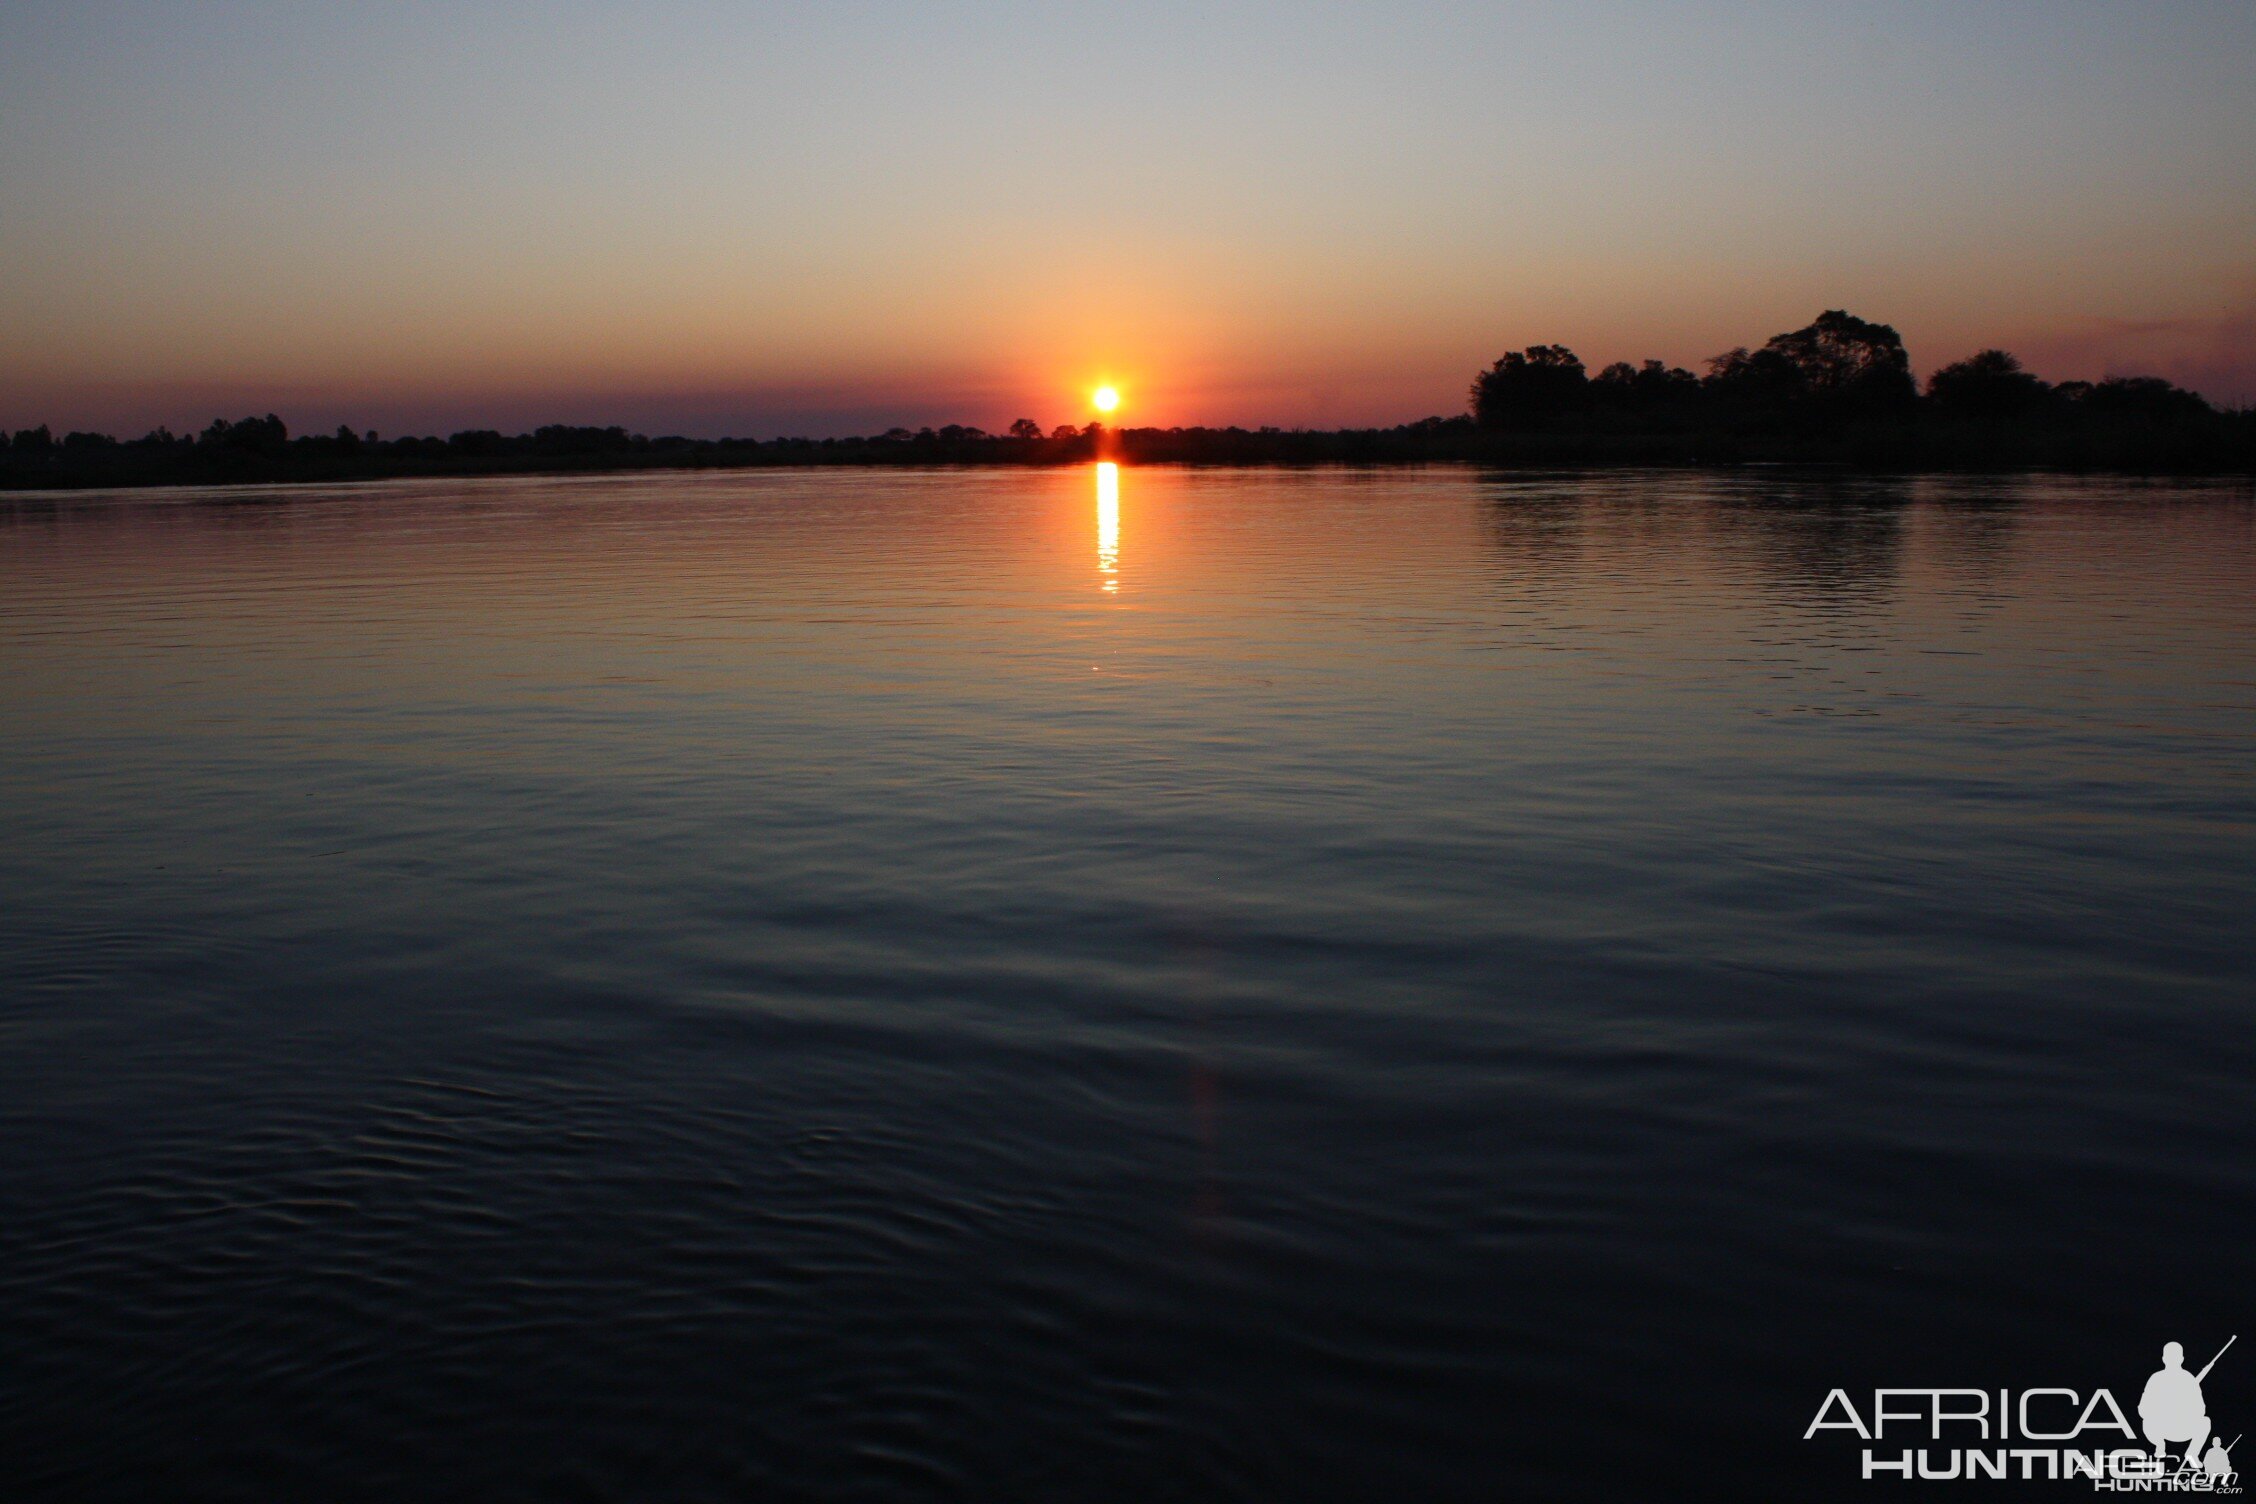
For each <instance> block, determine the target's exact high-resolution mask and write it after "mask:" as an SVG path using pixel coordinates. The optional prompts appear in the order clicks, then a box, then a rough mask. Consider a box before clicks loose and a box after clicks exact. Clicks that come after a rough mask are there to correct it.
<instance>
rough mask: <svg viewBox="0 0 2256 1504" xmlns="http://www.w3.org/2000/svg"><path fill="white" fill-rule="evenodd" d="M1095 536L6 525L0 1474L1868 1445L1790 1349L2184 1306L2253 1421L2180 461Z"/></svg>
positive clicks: (1748, 1478) (415, 1485) (998, 1489)
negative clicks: (1851, 1431) (2128, 478)
mask: <svg viewBox="0 0 2256 1504" xmlns="http://www.w3.org/2000/svg"><path fill="white" fill-rule="evenodd" d="M1099 512H1100V507H1099V503H1098V501H1097V498H1096V496H1095V495H1094V494H1093V491H1092V479H1091V476H1090V474H1089V473H1088V472H1086V471H1075V472H1046V473H1033V474H1016V473H999V472H973V473H957V474H921V475H902V474H876V473H834V472H833V473H814V474H790V473H753V474H738V475H728V476H720V477H712V478H686V477H685V478H668V477H658V478H638V479H633V480H624V481H608V480H561V481H509V482H503V483H461V482H446V483H431V484H407V485H384V486H374V487H365V488H345V489H312V488H309V489H304V490H292V491H280V492H276V491H264V492H236V493H207V494H204V495H202V496H194V495H184V494H172V495H136V496H131V497H107V498H105V497H73V498H69V499H64V500H56V501H39V500H17V501H14V502H11V503H8V504H7V505H5V506H4V507H0V691H4V701H0V704H4V708H5V719H6V730H5V734H4V738H0V828H4V830H5V838H4V841H0V893H4V894H5V899H4V906H0V1135H4V1142H5V1145H6V1151H5V1155H4V1157H0V1473H4V1476H5V1480H6V1481H5V1484H4V1485H0V1491H4V1492H5V1493H6V1496H7V1497H10V1498H42V1499H44V1498H56V1499H63V1498H69V1499H109V1498H114V1499H132V1498H154V1497H188V1496H196V1497H203V1496H236V1497H244V1498H266V1499H307V1500H314V1499H328V1500H344V1499H363V1498H365V1499H386V1500H396V1499H407V1498H463V1499H505V1498H520V1497H526V1498H558V1499H597V1498H621V1499H623V1498H653V1499H655V1498H667V1499H675V1498H679V1499H731V1500H765V1499H782V1498H802V1497H804V1498H822V1499H833V1498H834V1499H879V1498H900V1499H923V1498H959V1499H966V1500H990V1499H1059V1500H1090V1499H1186V1500H1222V1499H1238V1498H1243V1499H1277V1500H1305V1499H1317V1498H1327V1499H1328V1498H1355V1499H1382V1498H1394V1499H1404V1500H1428V1499H1434V1500H1439V1499H1451V1500H1454V1499H1481V1500H1495V1499H1527V1498H1555V1499H1580V1498H1607V1499H1624V1500H1627V1499H1647V1498H1652V1499H1658V1498H1710V1497H1713V1498H1736V1499H1747V1498H1756V1499H1759V1498H1825V1497H1842V1496H1861V1495H1864V1494H1868V1493H1874V1492H1879V1493H1889V1492H1895V1491H1896V1490H1893V1489H1889V1488H1885V1487H1882V1486H1881V1485H1867V1484H1862V1483H1859V1482H1857V1481H1856V1472H1857V1462H1856V1458H1857V1443H1856V1442H1855V1440H1854V1438H1853V1437H1850V1438H1846V1439H1844V1438H1843V1437H1841V1436H1838V1435H1824V1436H1821V1437H1820V1438H1818V1439H1817V1440H1813V1441H1807V1442H1805V1441H1804V1440H1802V1433H1803V1431H1804V1429H1805V1427H1807V1426H1808V1424H1809V1422H1810V1421H1811V1419H1812V1418H1813V1416H1814V1415H1815V1413H1816V1411H1817V1408H1818V1405H1819V1403H1820V1401H1822V1400H1823V1399H1824V1397H1825V1395H1826V1392H1827V1391H1828V1390H1829V1389H1831V1388H1833V1387H1835V1386H1840V1387H1844V1388H1846V1389H1848V1390H1850V1391H1851V1392H1852V1394H1855V1395H1857V1396H1858V1398H1859V1404H1860V1405H1867V1402H1868V1401H1869V1396H1870V1391H1871V1390H1872V1389H1873V1388H1874V1387H1876V1386H1898V1385H1956V1386H1968V1387H1986V1388H1988V1389H1990V1390H1992V1391H1994V1390H1996V1389H1998V1388H2001V1387H2006V1386H2012V1387H2014V1388H2015V1389H2020V1388H2023V1387H2028V1386H2038V1385H2061V1386H2069V1387H2074V1388H2077V1389H2078V1390H2080V1391H2084V1392H2087V1393H2088V1392H2089V1390H2091V1389H2092V1388H2094V1387H2098V1386H2107V1387H2109V1388H2110V1389H2111V1390H2112V1392H2113V1393H2114V1394H2115V1395H2116V1396H2117V1397H2119V1398H2120V1399H2121V1402H2122V1403H2123V1405H2124V1406H2125V1407H2126V1408H2128V1407H2130V1406H2131V1405H2132V1404H2133V1403H2134V1402H2135V1396H2136V1395H2137V1393H2138V1390H2139V1387H2140V1385H2141V1383H2142V1382H2143V1380H2144V1378H2145V1376H2146V1374H2147V1373H2148V1372H2149V1371H2150V1370H2151V1369H2152V1368H2154V1367H2155V1366H2156V1356H2157V1352H2158V1349H2159V1347H2160V1344H2161V1343H2162V1342H2163V1341H2164V1340H2167V1339H2172V1338H2175V1339H2180V1340H2182V1341H2183V1342H2184V1343H2185V1345H2186V1347H2187V1348H2188V1350H2189V1352H2191V1353H2193V1355H2194V1361H2195V1362H2196V1363H2197V1364H2198V1363H2199V1362H2200V1361H2203V1360H2204V1359H2205V1358H2206V1356H2207V1354H2208V1352H2210V1351H2211V1350H2213V1349H2214V1348H2215V1347H2216V1346H2217V1345H2219V1344H2220V1343H2222V1342H2223V1340H2224V1339H2225V1337H2226V1336H2228V1335H2230V1334H2232V1333H2233V1332H2236V1331H2237V1332H2242V1333H2244V1334H2246V1336H2247V1338H2248V1340H2246V1341H2243V1342H2242V1343H2241V1344H2240V1345H2239V1346H2238V1347H2237V1348H2235V1349H2234V1350H2233V1352H2232V1353H2231V1354H2229V1355H2228V1356H2227V1357H2226V1359H2225V1360H2224V1361H2223V1363H2222V1364H2220V1365H2219V1367H2218V1368H2217V1370H2216V1371H2215V1372H2214V1374H2213V1375H2212V1377H2211V1379H2210V1381H2209V1383H2208V1390H2207V1392H2208V1403H2209V1408H2210V1413H2211V1415H2212V1416H2213V1417H2214V1418H2215V1419H2216V1421H2217V1423H2218V1425H2219V1427H2220V1428H2221V1430H2222V1433H2223V1434H2224V1435H2225V1436H2227V1437H2229V1436H2231V1435H2232V1434H2233V1433H2234V1432H2236V1431H2243V1430H2256V1349H2252V1348H2251V1346H2250V1342H2256V1302H2252V1300H2251V1297H2250V1286H2249V1280H2248V1271H2249V1254H2250V1248H2251V1242H2252V1234H2256V1109H2252V1105H2251V1094H2250V1088H2249V1083H2250V1082H2251V1080H2252V1079H2256V987H2252V985H2251V984H2252V982H2256V962H2252V960H2251V953H2250V948H2249V939H2250V934H2251V922H2250V921H2251V908H2252V903H2251V893H2252V892H2256V588H2252V587H2256V504H2252V501H2251V495H2250V493H2249V491H2248V490H2247V489H2246V488H2245V487H2239V488H2234V487H2225V488H2217V487H2208V488H2202V487H2191V486H2184V485H2156V486H2146V485H2138V484H2134V483H2128V482H2118V481H2074V480H2064V481H2054V480H2015V481H1971V480H1947V481H1874V480H1864V481H1838V480H1835V481H1813V480H1807V479H1794V478H1769V479H1765V478H1754V477H1746V476H1738V477H1721V478H1719V477H1700V476H1685V475H1654V476H1624V475H1612V476H1602V477H1567V478H1549V479H1545V478H1525V477H1522V478H1513V479H1501V478H1482V477H1479V476H1476V475H1473V474H1471V473H1466V472H1441V471H1435V472H1407V473H1382V474H1354V473H1336V472H1335V473H1298V474H1279V473H1251V472H1248V473H1212V472H1207V473H1183V472H1166V471H1156V470H1152V471H1130V472H1128V473H1126V474H1125V475H1123V476H1122V477H1121V483H1120V487H1119V496H1118V500H1117V507H1116V526H1115V525H1112V524H1109V523H1108V522H1107V520H1106V519H1105V518H1103V517H1101V516H1100V515H1099ZM1867 1407H1868V1405H1867ZM1891 1434H1893V1433H1891ZM1916 1439H1917V1438H1914V1437H1909V1436H1906V1437H1903V1438H1902V1441H1903V1443H1904V1444H1910V1443H1911V1442H1912V1441H1914V1440H1916ZM2100 1440H2101V1442H2103V1443H2105V1444H2122V1443H2121V1442H2120V1441H2119V1440H2118V1439H2115V1438H2112V1437H2102V1438H2100ZM2024 1444H2026V1443H2024ZM2236 1457H2237V1458H2238V1459H2239V1460H2241V1461H2242V1462H2243V1463H2248V1462H2250V1461H2256V1455H2252V1454H2251V1453H2250V1452H2249V1451H2248V1448H2247V1447H2246V1446H2244V1447H2243V1448H2242V1449H2240V1451H2239V1452H2237V1453H2236ZM2089 1487H2090V1485H2089V1484H2088V1483H2083V1484H2076V1485H2068V1484H2055V1485H2049V1486H2046V1485H2030V1486H2028V1488H2026V1489H2020V1488H2016V1487H2015V1486H2013V1485H2001V1484H1994V1483H1984V1484H1981V1485H1971V1484H1953V1485H1943V1484H1927V1485H1924V1486H1923V1487H1922V1488H1921V1490H1920V1491H1921V1492H1923V1493H1924V1492H1932V1491H1934V1490H1942V1491H1944V1492H1950V1493H1959V1492H1962V1491H1963V1492H1966V1493H1972V1494H1977V1495H1981V1496H1985V1497H1995V1496H1999V1495H2001V1494H2016V1493H2028V1494H2031V1495H2035V1494H2039V1493H2041V1494H2045V1495H2047V1496H2061V1493H2062V1491H2063V1490H2070V1491H2073V1492H2076V1493H2082V1492H2084V1491H2087V1490H2088V1489H2089Z"/></svg>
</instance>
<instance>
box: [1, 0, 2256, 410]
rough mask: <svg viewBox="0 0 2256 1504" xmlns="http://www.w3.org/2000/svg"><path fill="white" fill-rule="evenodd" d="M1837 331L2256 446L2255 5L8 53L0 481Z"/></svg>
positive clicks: (315, 26) (735, 29)
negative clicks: (2008, 372)
mask: <svg viewBox="0 0 2256 1504" xmlns="http://www.w3.org/2000/svg"><path fill="white" fill-rule="evenodd" d="M1837 307H1838V308H1846V309H1848V310H1849V311H1850V312H1852V313H1855V314H1858V315H1860V316H1862V317H1865V318H1869V319H1874V320H1878V321H1882V322H1887V323H1891V324H1893V325H1895V326H1896V328H1897V329H1899V330H1900V331H1901V332H1902V334H1903V336H1904V339H1905V342H1906V344H1907V345H1908V346H1909V348H1910V351H1911V355H1912V361H1913V364H1914V366H1915V368H1917V369H1918V370H1919V371H1921V372H1922V373H1924V372H1926V371H1929V370H1932V369H1933V368H1934V367H1936V366H1938V365H1941V364H1943V363H1945V362H1947V361H1950V360H1954V359H1957V358H1960V357H1962V356H1965V355H1967V354H1970V353H1972V352H1973V351H1975V350H1976V349H1979V348H1982V347H1985V346H1990V345H2002V346H2004V347H2005V348H2008V349H2011V350H2013V351H2015V352H2017V353H2018V354H2020V355H2021V356H2022V357H2023V358H2024V360H2026V361H2027V362H2028V363H2029V365H2030V366H2031V367H2032V368H2033V369H2035V370H2036V371H2037V372H2038V373H2039V374H2041V375H2043V376H2045V377H2047V378H2050V379H2053V380H2061V379H2067V378H2072V377H2080V378H2096V377H2100V376H2103V375H2112V374H2134V373H2152V374H2159V375H2164V376H2167V377H2170V378H2172V379H2174V380H2177V381H2180V382H2182V383H2185V384H2187V385H2190V386H2193V387H2194V388H2196V389H2197V390H2200V391H2202V392H2204V393H2206V394H2207V395H2209V396H2210V397H2212V398H2214V399H2218V400H2222V401H2229V402H2248V401H2256V5H2251V4H2249V3H2247V0H2221V3H2207V0H2170V3H2147V4H2129V3H2123V0H2105V3H2082V0H2042V3H2021V0H1950V3H1934V4H1929V3H1920V0H1897V3H1881V0H1861V3H1857V4H1838V5H1834V4H1811V3H1797V4H1766V3H1760V0H1739V3H1720V0H1719V3H1700V0H1679V3H1669V4H1660V3H1653V4H1618V3H1617V4H1608V3H1603V0H1579V3H1572V4H1557V5H1552V4H1509V3H1489V4H1438V3H1421V0H1386V3H1327V0H1294V3H1283V0H1261V3H1253V0H1244V3H1231V0H1203V3H1198V4H1191V3H1188V0H1144V3H1140V4H1137V5H1132V6H1131V5H1126V4H1114V5H1107V6H1089V5H1076V4H1058V3H1055V0H1052V3H1047V4H1032V3H1027V4H1017V3H1004V0H966V3H959V4H948V3H944V0H924V3H891V0H824V3H819V4H818V3H800V4H795V5H788V6H769V5H764V4H747V3H735V4H719V3H715V4H697V3H686V0H643V3H640V4H637V5H635V6H616V5H594V4H580V3H573V0H546V3H538V4H536V3H531V0H523V3H505V0H463V3H453V4H442V3H425V0H392V3H387V4H385V5H382V6H343V5H336V4H334V3H329V4H318V5H314V4H306V5H297V4H280V3H247V0H246V3H231V0H203V3H196V4H184V3H177V4H176V3H171V0H133V3H130V4H47V3H38V0H25V3H19V4H11V5H8V6H6V7H0V427H8V428H16V427H23V426H28V425H30V424H33V423H39V422H46V423H50V424H52V425H54V426H55V427H56V429H57V431H58V432H60V431H62V430H65V429H71V428H91V429H96V430H100V431H107V432H114V433H118V434H120V435H123V436H132V435H136V434H139V433H141V432H144V431H146V430H147V429H149V428H151V427H154V426H156V425H158V424H165V425H168V426H170V427H172V428H174V429H176V430H182V429H193V428H200V427H202V426H203V425H204V424H205V423H208V422H209V421H210V420H211V419H212V418H213V417H215V416H219V415H222V414H224V415H227V416H231V417H232V416H241V415H243V414H245V413H254V412H255V413H263V412H266V411H269V410H271V411H274V412H277V413H280V414H281V415H282V416H283V417H284V418H285V419H287V420H288V422H289V423H290V426H291V428H292V429H293V431H313V430H326V429H329V428H333V427H335V426H336V425H337V424H339V423H349V424H351V425H352V426H353V427H355V428H356V429H363V428H375V429H378V430H380V431H382V432H385V433H396V432H403V431H404V432H418V433H442V434H443V433H448V432H452V431H454V430H456V429H461V428H486V427H490V428H499V429H503V430H505V431H518V430H521V429H525V428H529V427H532V426H535V425H538V424H541V423H549V422H569V423H601V424H610V423H623V424H625V425H627V426H628V427H630V428H635V429H638V430H640V431H644V432H648V433H653V434H659V433H685V434H691V435H703V436H711V435H719V434H743V435H749V436H753V437H762V438H765V437H772V436H774V435H776V434H779V433H792V434H809V435H818V436H819V435H824V434H845V433H861V432H874V431H880V430H882V429H884V428H887V427H890V426H892V425H894V424H897V423H898V424H906V425H909V426H912V427H914V426H917V425H920V424H924V423H934V424H938V423H947V422H960V423H972V424H977V425H979V426H981V427H985V428H989V429H999V428H1001V427H1003V426H1004V425H1006V424H1008V423H1009V422H1010V421H1011V420H1012V419H1014V418H1018V417H1031V418H1034V419H1035V420H1036V421H1038V422H1040V423H1042V424H1043V425H1044V426H1045V427H1048V426H1051V425H1054V424H1056V423H1061V422H1082V421H1086V420H1087V419H1088V418H1089V417H1090V416H1091V413H1090V412H1089V409H1088V393H1089V391H1090V389H1091V388H1092V387H1094V386H1095V385H1096V384H1097V383H1099V382H1100V381H1111V382H1114V383H1115V384H1117V385H1118V386H1119V387H1120V389H1121V391H1122V394H1123V398H1124V403H1123V407H1122V410H1121V412H1120V414H1119V419H1120V421H1122V422H1125V423H1130V424H1156V425H1162V426H1164V425H1171V424H1177V423H1182V424H1190V423H1208V424H1228V423H1240V424H1245V425H1248V426H1253V425H1258V424H1279V425H1283V426H1295V425H1309V426H1324V427H1330V426H1337V425H1342V424H1366V423H1387V424H1391V423H1397V422H1404V421H1409V420H1412V419H1416V418H1419V417H1423V416H1425V415H1427V414H1429V413H1449V412H1456V411H1459V410H1461V409H1462V407H1463V405H1464V394H1465V390H1466V387H1467V385H1468V384H1469V383H1470V381H1471V379H1472V376H1473V374H1474V373H1475V371H1476V370H1478V369H1479V368H1480V367H1482V366H1484V365H1486V364H1487V363H1488V362H1490V361H1492V360H1493V359H1495V357H1496V356H1497V355H1498V354H1499V353H1501V352H1502V351H1504V350H1506V349H1510V348H1518V347H1521V346H1525V345H1530V344H1536V343H1564V344H1567V345H1570V346H1572V347H1573V348H1574V349H1575V350H1576V351H1577V352H1578V353H1579V354H1580V355H1581V356H1582V358H1583V359H1584V361H1585V362H1586V363H1588V364H1589V366H1590V367H1591V368H1592V369H1593V370H1596V369H1597V368H1598V367H1599V366H1601V365H1603V364H1605V363H1607V362H1609V361H1614V360H1622V359H1631V360H1634V359H1642V358H1645V357H1648V356H1651V357H1658V358H1661V359H1665V360H1668V361H1670V362H1672V363H1677V364H1683V365H1687V366H1691V367H1693V368H1694V369H1698V368H1699V363H1700V362H1701V361H1703V360H1705V359H1706V358H1707V357H1708V356H1711V355H1713V354H1716V353H1717V352H1719V351H1721V350H1724V349H1728V348H1730V347H1731V346H1734V345H1754V344H1759V343H1761V342H1762V341H1763V340H1764V339H1767V338H1768V337H1769V336H1771V335H1773V334H1776V333H1778V332H1780V331H1783V330H1788V329H1792V328H1795V327H1798V326H1799V325H1802V324H1805V323H1807V322H1808V321H1809V320H1810V319H1811V318H1812V317H1814V316H1815V315H1816V314H1817V313H1818V312H1819V311H1821V310H1823V309H1827V308H1837Z"/></svg>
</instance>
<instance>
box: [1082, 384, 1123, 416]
mask: <svg viewBox="0 0 2256 1504" xmlns="http://www.w3.org/2000/svg"><path fill="white" fill-rule="evenodd" d="M1089 401H1090V402H1092V403H1093V404H1095V406H1096V409H1097V411H1098V412H1100V413H1109V412H1111V411H1112V410H1113V409H1114V408H1116V407H1118V406H1119V405H1120V393H1119V392H1118V391H1116V390H1114V389H1113V388H1111V387H1109V386H1100V387H1098V388H1097V389H1096V390H1095V391H1093V392H1091V393H1090V394H1089Z"/></svg>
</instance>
